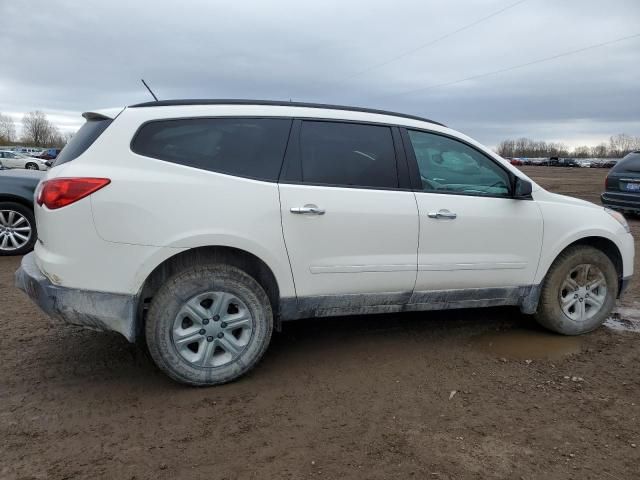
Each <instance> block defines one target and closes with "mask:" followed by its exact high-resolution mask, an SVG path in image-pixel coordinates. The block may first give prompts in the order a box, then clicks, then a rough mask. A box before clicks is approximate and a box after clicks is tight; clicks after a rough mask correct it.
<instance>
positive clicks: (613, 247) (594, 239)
mask: <svg viewBox="0 0 640 480" xmlns="http://www.w3.org/2000/svg"><path fill="white" fill-rule="evenodd" d="M577 245H585V246H590V247H594V248H597V249H598V250H600V251H601V252H603V253H604V254H605V255H606V256H607V257H609V259H610V260H611V262H612V263H613V265H614V266H615V269H616V273H617V275H618V290H619V289H620V285H621V280H622V278H623V261H622V253H621V251H620V248H619V247H618V245H617V244H616V243H615V242H614V241H613V240H611V239H610V238H607V237H603V236H599V235H593V236H588V237H582V238H578V239H576V240H573V241H572V242H570V243H568V244H567V245H565V246H564V247H563V248H562V249H560V251H558V252H557V253H556V255H555V256H554V257H553V259H552V260H551V262H549V265H546V267H545V270H544V275H543V276H542V279H541V281H544V278H546V276H547V273H548V272H549V269H550V268H551V266H552V265H553V262H555V261H556V259H557V258H558V257H559V256H560V255H561V254H562V253H563V252H564V251H566V250H567V249H568V248H571V247H574V246H577Z"/></svg>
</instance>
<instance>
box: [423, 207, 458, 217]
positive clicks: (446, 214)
mask: <svg viewBox="0 0 640 480" xmlns="http://www.w3.org/2000/svg"><path fill="white" fill-rule="evenodd" d="M427 217H429V218H437V219H440V218H444V219H447V220H455V219H456V218H457V217H458V215H457V214H455V213H453V212H450V211H449V210H447V209H442V210H438V211H437V212H429V213H427Z"/></svg>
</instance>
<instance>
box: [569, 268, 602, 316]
mask: <svg viewBox="0 0 640 480" xmlns="http://www.w3.org/2000/svg"><path fill="white" fill-rule="evenodd" d="M606 298H607V281H606V279H605V276H604V274H603V273H602V271H601V270H600V269H599V268H598V267H597V266H595V265H592V264H589V263H583V264H580V265H577V266H575V267H574V268H572V269H571V270H570V271H569V273H568V274H567V276H566V278H565V279H564V281H563V282H562V285H561V286H560V292H559V301H560V307H561V308H562V311H563V312H564V314H565V315H566V316H567V317H569V318H571V319H572V320H577V321H585V320H588V319H589V318H591V317H593V316H594V315H596V314H597V313H598V312H599V311H600V309H601V308H602V307H603V305H604V303H605V300H606Z"/></svg>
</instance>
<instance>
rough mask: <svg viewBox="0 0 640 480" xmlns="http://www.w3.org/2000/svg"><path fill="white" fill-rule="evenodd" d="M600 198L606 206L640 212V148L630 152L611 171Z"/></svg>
mask: <svg viewBox="0 0 640 480" xmlns="http://www.w3.org/2000/svg"><path fill="white" fill-rule="evenodd" d="M600 199H601V200H602V204H603V205H604V206H605V207H609V208H613V209H615V210H621V211H624V212H632V213H639V212H640V150H638V151H635V152H631V153H630V154H628V155H627V156H626V157H624V158H623V159H622V160H620V161H619V162H618V163H617V164H616V165H615V166H614V167H613V168H612V169H611V170H610V171H609V175H607V178H606V180H605V192H604V193H603V194H602V195H601V196H600Z"/></svg>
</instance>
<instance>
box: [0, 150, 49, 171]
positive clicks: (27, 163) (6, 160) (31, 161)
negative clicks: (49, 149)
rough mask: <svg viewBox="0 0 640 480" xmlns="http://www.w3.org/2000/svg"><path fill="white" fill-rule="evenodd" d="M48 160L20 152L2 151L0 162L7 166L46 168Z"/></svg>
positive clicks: (32, 168)
mask: <svg viewBox="0 0 640 480" xmlns="http://www.w3.org/2000/svg"><path fill="white" fill-rule="evenodd" d="M46 162H47V161H46V160H43V159H42V158H36V157H29V156H27V155H23V154H22V153H19V152H12V151H9V150H2V151H0V164H1V165H3V166H4V167H6V168H26V169H27V170H46V169H47V168H49V167H48V166H47V163H46Z"/></svg>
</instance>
